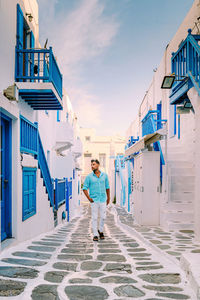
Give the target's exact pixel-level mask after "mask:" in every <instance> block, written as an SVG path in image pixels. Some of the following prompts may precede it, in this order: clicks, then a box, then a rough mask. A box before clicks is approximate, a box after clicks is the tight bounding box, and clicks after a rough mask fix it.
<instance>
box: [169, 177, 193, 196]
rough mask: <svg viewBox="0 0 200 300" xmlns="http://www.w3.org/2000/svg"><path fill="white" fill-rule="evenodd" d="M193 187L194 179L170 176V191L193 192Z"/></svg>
mask: <svg viewBox="0 0 200 300" xmlns="http://www.w3.org/2000/svg"><path fill="white" fill-rule="evenodd" d="M194 189H195V181H194V179H192V178H190V179H188V180H187V178H186V179H183V178H178V177H175V178H173V176H172V177H171V187H170V191H171V192H193V191H194Z"/></svg>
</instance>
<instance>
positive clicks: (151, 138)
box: [125, 131, 163, 156]
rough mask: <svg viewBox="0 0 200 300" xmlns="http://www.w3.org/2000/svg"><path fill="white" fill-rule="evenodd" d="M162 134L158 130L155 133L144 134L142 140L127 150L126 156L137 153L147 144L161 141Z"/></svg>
mask: <svg viewBox="0 0 200 300" xmlns="http://www.w3.org/2000/svg"><path fill="white" fill-rule="evenodd" d="M162 135H163V134H160V133H158V132H157V131H156V132H154V133H151V134H147V135H145V136H143V138H142V139H141V140H139V141H138V142H136V143H135V144H134V145H132V146H131V147H129V148H128V149H126V150H125V156H129V155H136V153H137V152H139V151H140V150H142V149H145V148H147V146H149V145H151V144H153V143H155V142H157V141H159V140H160V139H161V137H162Z"/></svg>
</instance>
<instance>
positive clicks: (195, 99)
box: [187, 87, 200, 241]
mask: <svg viewBox="0 0 200 300" xmlns="http://www.w3.org/2000/svg"><path fill="white" fill-rule="evenodd" d="M187 95H188V98H189V99H190V101H191V103H192V105H193V108H194V111H195V115H194V117H195V196H194V231H195V239H196V240H197V241H200V196H199V195H200V184H199V183H200V95H199V94H198V92H197V90H196V89H195V88H194V87H193V88H191V89H190V90H189V91H188V93H187Z"/></svg>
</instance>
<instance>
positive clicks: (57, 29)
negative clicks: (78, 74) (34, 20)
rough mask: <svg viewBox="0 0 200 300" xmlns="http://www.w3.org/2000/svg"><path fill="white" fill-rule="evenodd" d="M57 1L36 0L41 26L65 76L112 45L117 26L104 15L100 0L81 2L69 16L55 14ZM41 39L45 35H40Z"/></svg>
mask: <svg viewBox="0 0 200 300" xmlns="http://www.w3.org/2000/svg"><path fill="white" fill-rule="evenodd" d="M57 4H58V0H48V1H47V0H39V6H40V11H41V14H40V19H41V26H42V27H43V31H44V28H46V30H45V31H46V32H45V35H46V37H48V38H49V43H50V44H53V46H54V49H55V50H56V56H57V57H58V61H59V62H60V64H61V65H62V71H63V73H64V75H67V76H70V73H72V74H74V69H73V68H76V70H77V69H79V67H80V66H79V64H82V63H83V62H84V61H89V60H90V59H91V58H92V57H94V56H96V55H99V54H101V53H102V51H103V50H104V49H105V48H106V47H108V46H110V45H111V43H112V40H113V38H114V37H115V35H116V33H117V30H118V27H119V24H118V23H117V22H116V21H115V19H114V17H113V16H109V17H107V16H104V14H103V13H104V10H105V7H104V5H103V1H102V0H101V1H100V0H81V1H79V5H78V6H77V7H76V8H74V9H73V10H72V11H70V12H69V13H66V11H64V12H63V11H57V10H56V7H57ZM42 35H43V36H44V34H42Z"/></svg>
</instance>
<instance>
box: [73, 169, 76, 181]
mask: <svg viewBox="0 0 200 300" xmlns="http://www.w3.org/2000/svg"><path fill="white" fill-rule="evenodd" d="M75 176H76V173H75V169H73V179H75Z"/></svg>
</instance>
